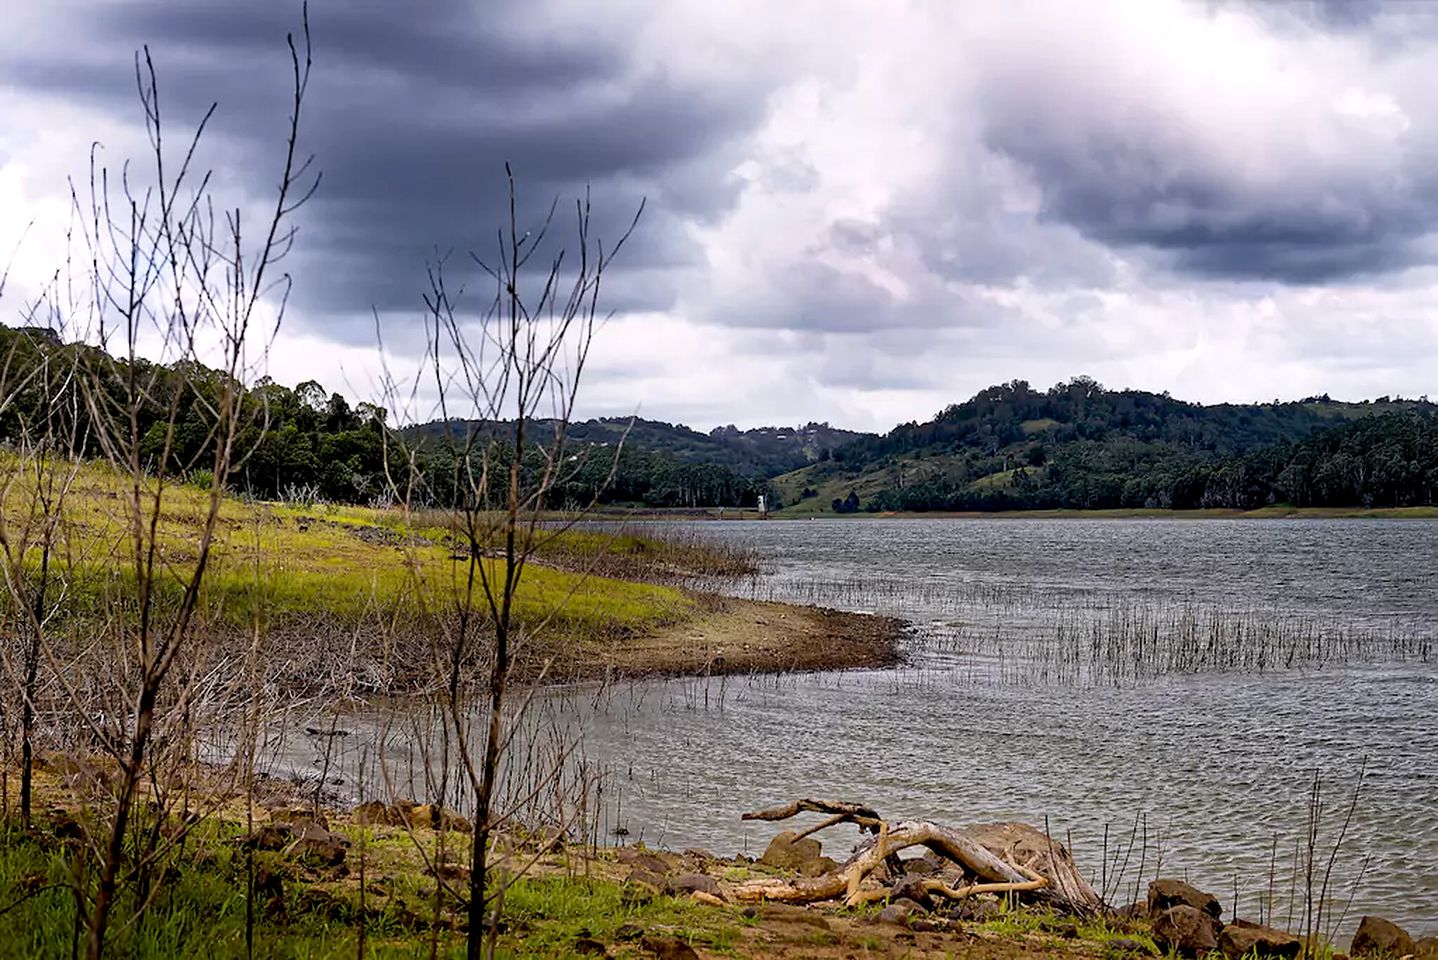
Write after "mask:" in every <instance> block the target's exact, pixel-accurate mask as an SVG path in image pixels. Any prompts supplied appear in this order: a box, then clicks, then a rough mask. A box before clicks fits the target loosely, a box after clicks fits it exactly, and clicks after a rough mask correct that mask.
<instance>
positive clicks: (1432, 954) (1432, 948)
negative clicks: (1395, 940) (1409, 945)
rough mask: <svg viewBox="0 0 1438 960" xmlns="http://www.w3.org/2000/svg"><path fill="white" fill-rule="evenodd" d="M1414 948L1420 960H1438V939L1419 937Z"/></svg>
mask: <svg viewBox="0 0 1438 960" xmlns="http://www.w3.org/2000/svg"><path fill="white" fill-rule="evenodd" d="M1413 946H1414V951H1413V952H1414V953H1415V954H1416V955H1417V957H1418V960H1438V937H1419V938H1418V942H1417V943H1415V944H1414V945H1413Z"/></svg>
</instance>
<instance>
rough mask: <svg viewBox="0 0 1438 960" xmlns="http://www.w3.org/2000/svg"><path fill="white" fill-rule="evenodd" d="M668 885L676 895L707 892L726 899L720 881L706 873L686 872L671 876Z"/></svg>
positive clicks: (712, 895) (670, 890)
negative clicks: (720, 887)
mask: <svg viewBox="0 0 1438 960" xmlns="http://www.w3.org/2000/svg"><path fill="white" fill-rule="evenodd" d="M666 886H667V887H668V890H669V892H670V893H672V894H674V895H675V896H683V895H684V894H688V893H707V894H708V895H709V896H711V897H717V898H719V899H720V900H723V899H724V891H723V890H721V889H719V881H718V880H715V879H714V878H713V877H711V876H709V875H708V874H706V873H684V874H680V875H679V876H677V877H671V878H670V879H669V880H668V882H667V884H666Z"/></svg>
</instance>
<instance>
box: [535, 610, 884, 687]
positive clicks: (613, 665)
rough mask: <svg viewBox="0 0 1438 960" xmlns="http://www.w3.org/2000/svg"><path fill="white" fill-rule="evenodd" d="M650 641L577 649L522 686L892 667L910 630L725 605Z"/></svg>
mask: <svg viewBox="0 0 1438 960" xmlns="http://www.w3.org/2000/svg"><path fill="white" fill-rule="evenodd" d="M705 604H706V609H705V610H704V611H703V612H701V613H699V614H696V615H695V616H694V617H692V618H689V619H686V620H683V621H681V622H679V623H675V624H671V625H669V626H665V627H661V628H659V629H657V630H654V631H650V632H648V633H646V634H642V635H638V636H633V637H626V638H619V639H603V640H589V641H581V642H579V643H578V644H577V645H576V646H575V647H574V648H573V649H571V650H570V651H568V656H569V660H568V662H567V663H566V664H565V666H564V667H563V669H562V670H558V671H556V670H554V669H553V667H551V669H550V670H549V671H546V672H544V674H543V676H542V677H541V670H540V666H541V665H540V663H538V662H527V663H525V664H524V665H523V667H522V668H521V670H520V673H519V679H520V680H521V682H534V681H535V680H542V681H543V682H546V683H569V682H582V681H594V680H638V679H650V678H661V677H704V676H732V675H736V674H752V673H792V672H810V671H818V670H845V669H854V668H882V667H889V666H893V665H895V664H897V663H899V662H900V660H901V659H902V649H901V642H902V640H903V638H904V636H905V635H906V633H907V630H908V624H907V623H906V622H905V621H903V620H898V619H895V618H893V617H883V616H877V615H874V614H864V613H847V612H844V611H840V610H830V609H827V608H824V607H811V606H800V605H796V604H787V603H776V602H769V601H758V600H739V599H733V598H727V597H706V598H705Z"/></svg>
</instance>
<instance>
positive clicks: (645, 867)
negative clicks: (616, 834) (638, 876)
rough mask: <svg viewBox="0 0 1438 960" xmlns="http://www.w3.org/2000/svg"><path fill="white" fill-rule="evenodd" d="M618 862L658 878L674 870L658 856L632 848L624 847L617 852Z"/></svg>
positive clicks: (666, 861)
mask: <svg viewBox="0 0 1438 960" xmlns="http://www.w3.org/2000/svg"><path fill="white" fill-rule="evenodd" d="M619 862H620V863H627V864H629V866H630V867H632V868H634V869H635V870H641V871H643V872H644V873H652V874H655V875H657V876H660V877H662V876H665V875H666V874H668V873H669V871H670V870H672V869H674V867H673V866H672V865H671V864H670V862H669V861H668V860H666V859H665V858H664V857H661V856H660V855H659V854H657V853H649V852H647V851H645V850H639V849H636V848H634V847H626V848H625V849H623V850H621V851H620V852H619Z"/></svg>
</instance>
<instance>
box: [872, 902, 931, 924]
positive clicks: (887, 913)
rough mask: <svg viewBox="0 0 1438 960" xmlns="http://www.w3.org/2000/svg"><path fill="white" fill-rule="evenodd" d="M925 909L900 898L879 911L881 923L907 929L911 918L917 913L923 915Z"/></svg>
mask: <svg viewBox="0 0 1438 960" xmlns="http://www.w3.org/2000/svg"><path fill="white" fill-rule="evenodd" d="M922 912H923V908H922V907H920V906H919V905H918V904H917V903H915V902H914V901H912V900H910V899H908V898H906V897H900V898H898V899H897V900H893V901H891V902H890V903H889V905H888V906H887V907H885V908H884V909H882V910H880V911H879V917H878V922H879V923H892V924H894V925H896V926H900V927H907V926H908V925H909V918H910V917H912V916H913V915H914V914H916V913H922Z"/></svg>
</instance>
